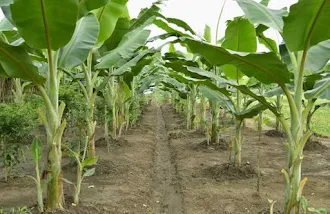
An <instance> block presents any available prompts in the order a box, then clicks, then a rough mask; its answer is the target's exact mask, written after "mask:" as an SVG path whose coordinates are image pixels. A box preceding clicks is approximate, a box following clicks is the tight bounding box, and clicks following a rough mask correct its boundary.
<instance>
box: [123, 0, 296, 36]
mask: <svg viewBox="0 0 330 214" xmlns="http://www.w3.org/2000/svg"><path fill="white" fill-rule="evenodd" d="M258 1H260V0H258ZM297 1H298V0H271V1H270V3H269V7H270V8H272V9H281V8H283V7H290V5H292V4H294V3H296V2H297ZM152 2H154V0H131V1H129V3H128V7H129V11H130V15H131V17H136V16H137V15H138V13H139V11H140V9H141V8H144V7H148V6H150V5H151V4H152ZM224 2H226V3H225V9H224V11H223V14H222V17H221V20H220V26H219V29H220V30H219V32H218V35H219V39H220V38H222V37H223V36H224V33H225V29H226V21H227V20H232V19H233V18H234V17H236V16H241V15H244V13H243V11H242V10H241V9H240V7H239V6H238V4H237V2H236V1H234V0H226V1H225V0H202V1H201V0H168V1H166V2H165V5H164V6H163V7H162V13H163V14H164V15H165V16H166V17H173V18H179V19H182V20H183V21H185V22H187V23H188V24H189V25H190V26H191V27H192V29H194V30H195V31H196V32H197V33H199V34H200V35H203V32H204V27H205V25H206V24H207V25H209V26H210V27H211V29H212V35H213V40H215V31H216V30H215V29H216V25H217V21H218V17H219V13H220V11H221V8H222V5H223V4H224ZM152 30H153V34H156V35H157V34H159V33H161V32H162V31H160V30H158V29H157V28H156V27H154V28H152ZM267 34H268V36H270V37H272V38H273V39H274V40H275V41H277V40H278V36H276V34H275V33H274V32H267V33H266V35H267Z"/></svg>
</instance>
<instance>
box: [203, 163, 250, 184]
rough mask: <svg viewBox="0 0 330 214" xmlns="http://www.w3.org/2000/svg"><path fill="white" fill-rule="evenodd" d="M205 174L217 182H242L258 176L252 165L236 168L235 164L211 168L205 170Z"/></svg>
mask: <svg viewBox="0 0 330 214" xmlns="http://www.w3.org/2000/svg"><path fill="white" fill-rule="evenodd" d="M205 173H206V174H207V175H210V176H212V178H214V179H215V180H217V181H223V180H242V179H249V178H253V177H256V176H257V171H256V170H255V169H254V168H253V167H252V166H251V165H250V164H244V165H242V166H241V167H236V166H234V165H233V164H230V163H225V164H222V165H215V166H212V167H209V168H207V169H206V170H205Z"/></svg>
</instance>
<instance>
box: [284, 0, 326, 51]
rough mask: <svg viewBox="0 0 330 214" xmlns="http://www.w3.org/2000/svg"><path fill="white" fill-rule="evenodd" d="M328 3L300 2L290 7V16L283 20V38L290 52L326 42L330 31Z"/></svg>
mask: <svg viewBox="0 0 330 214" xmlns="http://www.w3.org/2000/svg"><path fill="white" fill-rule="evenodd" d="M329 11H330V2H329V1H327V0H315V1H310V0H300V1H299V2H298V3H297V4H294V5H292V6H291V7H290V14H289V16H288V17H285V18H284V29H283V36H284V40H285V42H286V45H287V46H288V48H289V49H290V51H301V50H308V48H310V47H312V46H314V45H316V44H318V43H319V42H322V41H324V40H328V39H329V38H330V31H328V30H326V31H325V30H324V29H327V27H328V25H329V22H330V16H329Z"/></svg>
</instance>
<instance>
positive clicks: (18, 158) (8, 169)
mask: <svg viewBox="0 0 330 214" xmlns="http://www.w3.org/2000/svg"><path fill="white" fill-rule="evenodd" d="M1 151H2V152H1V153H0V161H1V162H2V163H3V165H4V169H3V170H4V175H5V181H6V182H8V179H9V178H10V177H11V176H12V172H13V168H14V167H15V166H17V165H18V164H20V163H21V162H22V161H23V156H24V155H23V151H22V149H21V148H20V147H19V146H18V145H6V144H5V143H4V142H3V143H2V149H1Z"/></svg>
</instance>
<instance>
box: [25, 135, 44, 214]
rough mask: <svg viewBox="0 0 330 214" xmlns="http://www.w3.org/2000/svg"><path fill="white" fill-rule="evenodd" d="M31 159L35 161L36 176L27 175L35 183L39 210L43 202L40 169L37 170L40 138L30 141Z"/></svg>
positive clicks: (40, 155)
mask: <svg viewBox="0 0 330 214" xmlns="http://www.w3.org/2000/svg"><path fill="white" fill-rule="evenodd" d="M31 150H32V159H33V161H34V163H35V165H36V166H35V169H36V176H35V177H33V176H30V175H28V177H29V178H32V179H33V180H34V181H35V182H36V185H37V200H38V208H39V211H40V212H43V211H44V202H43V196H42V191H43V187H42V183H41V176H40V170H39V162H40V160H41V158H42V145H41V143H40V140H39V139H38V138H37V137H35V138H34V139H33V142H32V147H31Z"/></svg>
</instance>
